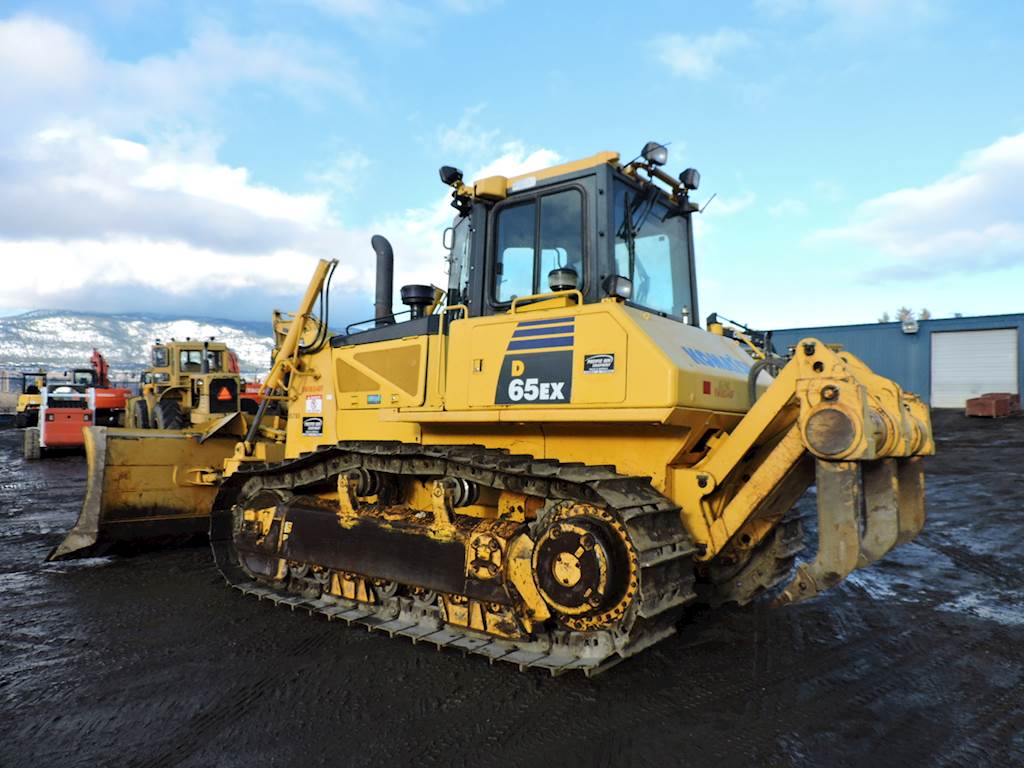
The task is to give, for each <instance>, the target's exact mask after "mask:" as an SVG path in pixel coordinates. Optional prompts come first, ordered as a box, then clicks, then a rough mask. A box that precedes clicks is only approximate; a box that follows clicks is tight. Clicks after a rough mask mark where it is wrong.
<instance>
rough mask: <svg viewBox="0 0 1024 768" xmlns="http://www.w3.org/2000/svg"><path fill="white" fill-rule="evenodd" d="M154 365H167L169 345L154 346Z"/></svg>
mask: <svg viewBox="0 0 1024 768" xmlns="http://www.w3.org/2000/svg"><path fill="white" fill-rule="evenodd" d="M153 367H154V368H166V367H167V347H153Z"/></svg>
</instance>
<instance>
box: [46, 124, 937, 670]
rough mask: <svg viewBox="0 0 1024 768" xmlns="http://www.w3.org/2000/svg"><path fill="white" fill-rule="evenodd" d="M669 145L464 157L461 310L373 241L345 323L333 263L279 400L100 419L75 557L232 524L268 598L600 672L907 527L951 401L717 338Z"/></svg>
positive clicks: (821, 583) (831, 362) (456, 196)
mask: <svg viewBox="0 0 1024 768" xmlns="http://www.w3.org/2000/svg"><path fill="white" fill-rule="evenodd" d="M666 160H667V152H666V150H665V148H664V147H663V146H661V145H659V144H656V143H653V142H652V143H650V144H648V145H647V146H646V147H645V148H644V151H643V152H642V153H641V155H640V156H638V157H637V158H636V159H635V160H633V161H630V162H626V163H623V162H621V160H620V157H619V155H618V154H616V153H610V152H605V153H601V154H597V155H594V156H592V157H588V158H585V159H583V160H579V161H577V162H572V163H567V164H564V165H558V166H556V167H552V168H547V169H543V170H538V171H536V172H533V173H529V174H525V175H522V176H518V177H515V178H505V177H501V176H494V177H489V178H484V179H480V180H477V181H476V182H475V183H472V184H470V183H466V182H464V180H463V177H462V174H461V173H460V172H459V171H458V170H457V169H455V168H452V167H447V166H446V167H443V168H442V169H441V179H442V181H443V182H444V183H445V184H447V185H448V186H450V187H451V188H452V205H453V207H454V208H455V209H456V212H457V214H456V216H455V220H454V225H453V227H452V228H451V229H450V230H448V231H447V232H446V236H445V241H446V246H447V248H448V252H449V256H448V266H449V270H448V272H449V283H448V287H447V291H446V292H444V293H445V294H446V295H445V297H444V300H442V301H439V293H440V292H439V291H438V290H436V289H434V288H433V287H432V286H419V285H412V286H405V287H404V288H402V289H401V296H402V299H403V302H404V303H405V304H406V305H407V306H408V309H407V310H406V311H404V312H402V313H395V312H393V311H392V306H391V297H392V269H393V264H392V262H393V255H392V252H391V247H390V245H389V244H388V243H387V241H386V240H385V239H384V238H382V237H379V236H376V237H374V239H373V243H372V245H373V248H374V251H375V252H376V257H377V277H378V280H377V291H376V299H377V301H376V304H375V313H374V317H373V318H372V319H370V320H368V321H367V322H366V323H363V324H356V325H353V326H349V327H348V328H346V329H345V331H344V332H343V333H336V334H335V333H331V332H329V331H328V328H327V322H326V319H327V318H326V314H325V312H326V310H323V309H322V310H321V314H320V315H319V317H317V316H315V315H314V314H313V310H314V308H315V307H316V306H317V304H318V302H319V303H320V306H321V307H324V306H326V299H327V295H328V288H329V282H330V280H329V276H330V273H331V271H332V269H333V266H334V262H326V261H323V262H320V264H319V265H318V267H317V269H316V273H315V275H314V277H313V280H312V281H311V283H310V285H309V288H308V289H307V291H306V294H305V296H304V297H303V300H302V302H301V304H300V307H299V309H298V312H297V313H296V314H295V315H294V318H295V320H296V321H294V322H292V323H291V324H290V327H289V329H288V333H287V335H286V336H284V337H283V338H282V339H279V344H278V351H277V355H276V358H275V362H274V366H273V368H272V370H271V372H270V374H269V376H268V378H267V380H266V382H265V384H264V390H263V394H264V399H263V401H262V403H261V405H260V410H259V412H258V413H256V414H254V415H247V414H241V413H236V414H233V415H231V416H230V417H225V418H226V419H227V420H228V421H229V422H230V423H224V424H215V425H213V426H212V427H211V428H208V429H206V430H193V431H192V432H188V431H185V432H164V431H152V430H151V431H148V432H147V431H139V430H129V429H124V430H119V429H106V428H94V429H91V430H89V433H90V434H89V437H88V446H87V452H88V458H89V481H88V490H87V495H86V500H85V503H84V505H83V509H82V512H81V515H80V517H79V520H78V522H77V524H76V525H75V527H74V529H73V530H72V531H71V533H70V534H69V535H68V537H67V539H66V540H65V541H64V542H63V543H62V544H61V545H60V546H58V547H57V548H56V549H55V550H54V552H53V553H51V557H52V558H61V557H68V556H76V555H83V554H94V553H99V552H103V551H109V550H111V549H117V548H119V547H124V546H131V545H133V544H137V543H138V542H140V541H147V542H151V541H153V540H154V539H157V540H159V539H167V538H175V537H179V536H181V535H185V534H188V533H194V532H197V531H202V530H207V531H208V536H209V539H210V543H211V546H212V550H213V556H214V559H215V561H216V564H217V566H218V568H219V569H220V571H221V573H222V574H223V576H224V578H225V579H226V580H227V582H228V583H229V584H230V585H231V586H232V587H234V588H236V589H237V590H239V591H241V592H243V593H246V594H248V595H252V596H254V597H257V598H260V599H267V600H270V601H273V602H274V603H277V604H280V605H283V606H286V607H290V608H292V609H293V610H294V609H295V608H301V609H304V610H306V611H309V612H311V613H319V614H322V615H325V616H327V617H328V618H331V619H340V620H343V621H345V622H348V623H350V624H353V623H354V624H361V625H364V626H366V627H369V628H371V629H374V630H379V631H382V632H384V633H387V634H388V635H391V636H404V637H408V638H411V639H412V640H413V641H417V642H420V641H422V642H424V643H429V644H432V645H436V646H438V647H448V648H455V649H459V650H461V651H463V652H468V653H473V654H478V655H482V656H484V657H487V658H488V659H490V660H492V661H493V660H501V661H506V662H510V663H512V664H515V665H517V666H519V667H520V668H541V669H547V670H550V671H551V672H553V673H554V672H564V671H568V670H574V669H576V670H582V671H583V672H585V673H587V674H594V673H596V672H599V671H601V670H602V669H605V668H606V667H608V666H609V665H611V664H613V663H615V662H617V661H619V660H621V659H623V658H625V657H628V656H631V655H633V654H636V653H638V652H639V651H641V650H643V649H644V648H647V647H649V646H650V645H651V644H653V643H655V642H657V641H659V640H661V639H662V638H665V637H666V636H668V635H670V634H672V633H673V632H674V631H675V630H676V627H677V624H678V623H679V621H680V619H681V617H682V616H683V613H684V611H685V610H687V608H688V607H690V606H692V605H695V604H705V605H712V606H716V605H720V604H722V603H728V602H734V603H741V604H742V603H746V602H748V601H750V600H751V599H753V598H754V597H756V596H757V595H759V594H761V593H763V592H766V591H769V590H771V591H772V592H773V593H774V594H775V595H776V601H777V602H778V603H790V602H795V601H799V600H804V599H807V598H810V597H812V596H814V595H817V594H818V593H819V592H821V591H823V590H825V589H827V588H829V587H832V586H834V585H836V584H837V583H839V582H840V581H841V580H842V579H844V578H845V577H846V576H847V575H848V574H850V573H851V572H852V571H853V570H854V569H855V568H862V567H866V566H869V565H870V564H871V563H872V562H874V561H875V560H877V559H878V558H880V557H882V556H883V555H884V554H885V553H886V552H887V551H889V550H890V549H891V548H892V547H894V546H896V545H897V544H900V543H902V542H906V541H908V540H910V539H911V538H913V537H914V536H915V535H916V534H917V533H918V531H920V529H921V528H922V526H923V525H924V521H925V511H924V478H923V473H922V465H921V457H922V456H925V455H928V454H930V453H932V452H933V451H934V443H933V439H932V434H931V426H930V420H929V414H928V410H927V407H926V406H924V405H923V404H922V403H921V402H920V400H918V399H917V398H916V397H914V396H913V395H910V394H907V393H904V392H902V391H901V389H900V387H899V386H898V385H897V384H895V383H894V382H892V381H890V380H888V379H885V378H882V377H880V376H878V375H876V374H874V373H872V372H871V371H870V370H869V369H868V368H867V367H866V366H865V365H864V364H863V363H862V362H860V361H859V360H858V359H857V358H856V357H854V356H853V355H851V354H849V353H848V352H843V351H835V350H834V349H830V348H829V347H828V346H826V345H825V344H823V343H821V342H820V341H818V340H815V339H805V340H804V341H802V342H801V343H800V344H799V345H798V346H797V348H796V349H795V353H794V355H793V356H792V359H790V360H789V361H788V362H786V363H785V364H784V365H783V367H782V368H781V370H779V371H778V372H777V375H776V376H774V378H773V377H772V376H771V375H770V374H769V373H768V372H767V371H766V370H765V369H764V368H759V367H756V363H755V360H754V357H753V356H752V355H750V354H748V353H747V351H744V349H745V348H744V347H741V346H740V343H739V342H738V341H737V340H735V339H731V338H728V337H726V336H725V335H720V334H717V333H710V332H708V331H705V330H702V329H701V328H700V327H699V326H698V324H697V322H696V320H695V318H696V317H697V316H698V315H697V295H696V280H695V272H694V256H693V229H692V225H691V222H692V217H693V215H694V213H696V212H698V210H699V208H698V206H697V204H696V203H695V202H693V201H692V200H691V194H692V193H693V191H694V190H696V189H697V188H698V184H699V174H698V173H697V171H695V170H694V169H687V170H685V171H683V172H682V173H681V174H680V175H679V176H678V177H676V176H672V175H670V174H669V173H667V172H666V171H665V169H664V166H665V162H666ZM275 401H277V402H282V403H284V404H286V405H287V417H286V418H282V417H279V416H268V413H267V404H268V403H271V402H275ZM222 421H223V420H222ZM812 484H816V486H817V499H816V503H817V515H818V526H817V529H818V544H817V551H816V553H814V556H813V558H811V559H810V560H809V561H807V562H802V563H801V564H799V565H798V566H797V565H796V558H797V555H798V554H799V553H800V551H801V549H802V547H803V532H802V528H801V524H800V519H799V517H796V516H794V515H793V513H792V509H793V507H794V505H795V504H796V502H797V501H798V500H799V499H800V497H801V496H803V495H804V493H805V492H806V491H807V490H808V488H809V487H810V486H811V485H812Z"/></svg>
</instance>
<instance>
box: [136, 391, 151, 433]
mask: <svg viewBox="0 0 1024 768" xmlns="http://www.w3.org/2000/svg"><path fill="white" fill-rule="evenodd" d="M132 422H133V424H134V426H135V428H136V429H149V427H150V424H149V406H148V405H147V404H146V401H145V400H144V399H143V398H139V399H138V400H133V401H132Z"/></svg>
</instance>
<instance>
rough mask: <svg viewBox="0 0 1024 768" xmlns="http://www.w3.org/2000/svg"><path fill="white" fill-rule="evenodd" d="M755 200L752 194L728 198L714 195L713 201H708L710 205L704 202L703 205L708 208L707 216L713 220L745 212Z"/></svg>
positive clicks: (747, 193)
mask: <svg viewBox="0 0 1024 768" xmlns="http://www.w3.org/2000/svg"><path fill="white" fill-rule="evenodd" d="M756 200H757V195H755V194H754V193H753V192H744V193H742V194H740V195H737V196H735V197H733V196H731V195H730V196H728V197H725V196H722V195H715V199H714V200H710V204H709V203H707V202H706V203H705V205H707V206H708V210H707V213H708V215H709V216H710V217H711V218H715V217H718V216H732V215H733V214H736V213H739V212H740V211H743V210H746V209H747V208H749V207H750V206H752V205H753V204H754V202H755V201H756Z"/></svg>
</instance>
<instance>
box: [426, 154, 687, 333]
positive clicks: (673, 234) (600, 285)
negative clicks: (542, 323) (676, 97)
mask: <svg viewBox="0 0 1024 768" xmlns="http://www.w3.org/2000/svg"><path fill="white" fill-rule="evenodd" d="M666 161H667V151H666V150H665V148H664V147H663V146H661V145H660V144H655V143H654V142H651V143H649V144H648V145H647V146H646V147H645V148H644V152H643V153H642V154H641V156H640V157H639V158H637V159H636V160H634V161H632V162H630V163H628V164H626V165H625V166H620V165H619V163H618V155H616V154H614V153H603V154H600V155H595V156H594V157H592V158H588V159H586V160H581V161H579V162H576V163H569V164H566V165H564V166H557V167H555V168H551V169H549V170H547V171H543V172H539V173H536V174H531V175H527V176H525V177H518V178H514V179H504V178H502V177H496V178H497V179H498V183H497V184H494V183H493V179H484V180H482V181H479V182H477V183H476V184H474V185H473V186H472V188H469V187H466V186H465V185H462V183H461V174H458V172H455V174H458V181H455V182H454V184H453V186H455V187H456V188H455V191H454V193H453V203H452V204H453V206H454V207H456V209H457V210H459V213H460V215H459V216H458V217H457V218H456V219H455V223H454V226H453V233H452V238H451V242H452V247H451V249H450V256H449V263H450V265H451V269H450V271H449V286H448V305H449V306H452V305H455V304H464V305H466V306H467V307H468V308H469V314H470V315H471V316H473V315H492V314H500V313H504V312H507V311H508V310H509V308H510V307H511V305H512V302H513V301H516V302H517V304H518V303H520V302H521V301H522V300H523V299H524V297H527V296H537V295H538V294H545V293H550V292H562V291H579V292H580V293H581V294H582V298H583V302H584V303H587V304H590V303H594V302H598V301H601V300H602V299H604V298H607V297H610V296H612V297H617V298H619V299H622V300H624V301H626V302H627V303H628V304H631V305H634V306H637V307H640V308H642V309H645V310H648V311H650V312H653V313H656V314H659V315H663V316H665V317H671V318H673V319H676V320H679V321H681V322H685V323H691V324H693V323H694V322H695V320H694V318H696V316H697V315H696V279H695V274H694V264H693V256H692V254H693V233H692V231H691V215H692V213H694V212H695V211H696V210H697V207H696V206H695V205H694V204H692V203H691V202H690V201H689V197H688V195H689V192H690V191H691V190H694V189H696V188H697V185H698V184H699V178H700V177H699V174H698V173H697V172H696V171H695V170H694V169H688V170H687V171H685V172H684V173H683V174H681V175H680V179H679V180H676V179H673V178H672V177H670V176H669V175H668V174H666V173H664V172H663V171H661V169H660V166H662V165H664V163H665V162H666ZM448 170H449V173H448V174H447V176H448V178H449V179H453V176H452V173H451V171H452V170H453V169H448ZM445 176H446V174H445V173H444V172H442V179H443V178H445ZM500 187H505V189H506V190H507V194H506V196H505V197H504V198H503V199H500V200H498V201H496V202H489V201H488V200H486V199H485V195H483V194H481V192H483V193H488V192H490V193H491V194H492V196H495V197H496V196H498V195H500V192H501V189H500ZM470 189H472V192H473V193H474V194H473V195H469V194H468V192H469V191H470ZM480 254H483V258H481V257H480ZM481 266H483V269H481V268H480V267H481ZM527 301H529V300H527Z"/></svg>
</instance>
